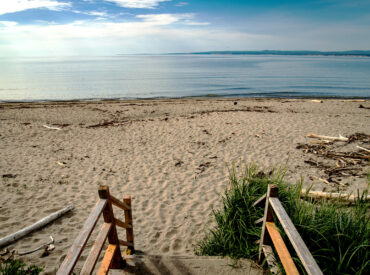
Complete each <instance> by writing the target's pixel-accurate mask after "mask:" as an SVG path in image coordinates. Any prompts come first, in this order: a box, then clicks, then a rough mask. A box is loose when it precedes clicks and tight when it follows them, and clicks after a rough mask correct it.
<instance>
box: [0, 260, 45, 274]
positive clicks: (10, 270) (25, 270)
mask: <svg viewBox="0 0 370 275" xmlns="http://www.w3.org/2000/svg"><path fill="white" fill-rule="evenodd" d="M42 270H43V269H42V268H40V267H37V266H35V265H31V266H27V265H26V264H25V263H24V262H22V261H21V260H14V259H7V260H1V259H0V274H1V275H38V274H40V272H42Z"/></svg>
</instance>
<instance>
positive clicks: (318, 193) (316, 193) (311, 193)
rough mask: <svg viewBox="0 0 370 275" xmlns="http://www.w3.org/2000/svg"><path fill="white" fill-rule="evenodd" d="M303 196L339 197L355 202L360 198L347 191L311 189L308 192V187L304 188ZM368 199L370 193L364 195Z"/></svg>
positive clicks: (318, 197)
mask: <svg viewBox="0 0 370 275" xmlns="http://www.w3.org/2000/svg"><path fill="white" fill-rule="evenodd" d="M301 197H309V198H313V199H334V200H335V199H339V200H341V201H348V202H354V201H355V200H356V199H358V198H359V197H358V196H354V195H349V194H345V193H331V192H322V191H309V192H308V193H307V191H306V189H302V191H301ZM364 199H365V200H366V201H368V200H370V195H367V196H366V197H364Z"/></svg>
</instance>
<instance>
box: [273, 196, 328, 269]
mask: <svg viewBox="0 0 370 275" xmlns="http://www.w3.org/2000/svg"><path fill="white" fill-rule="evenodd" d="M269 202H270V204H271V206H272V208H273V209H274V211H275V214H276V216H277V217H278V219H279V221H280V223H281V225H282V227H283V228H284V231H285V233H286V234H287V236H288V238H289V240H290V242H291V243H292V245H293V247H294V249H295V251H296V253H297V255H298V257H299V259H300V260H301V262H302V264H303V266H304V267H305V269H306V271H307V273H308V274H323V273H322V271H321V270H320V267H319V266H318V265H317V263H316V261H315V259H314V258H313V257H312V255H311V253H310V251H309V250H308V248H307V246H306V244H305V243H304V241H303V240H302V238H301V236H300V235H299V233H298V231H297V229H296V228H295V226H294V224H293V223H292V221H291V220H290V218H289V216H288V214H287V213H286V211H285V209H284V207H283V206H282V205H281V202H280V201H279V199H278V198H269Z"/></svg>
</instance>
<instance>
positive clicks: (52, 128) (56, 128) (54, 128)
mask: <svg viewBox="0 0 370 275" xmlns="http://www.w3.org/2000/svg"><path fill="white" fill-rule="evenodd" d="M42 127H45V128H47V129H51V130H62V128H59V127H51V126H47V125H42Z"/></svg>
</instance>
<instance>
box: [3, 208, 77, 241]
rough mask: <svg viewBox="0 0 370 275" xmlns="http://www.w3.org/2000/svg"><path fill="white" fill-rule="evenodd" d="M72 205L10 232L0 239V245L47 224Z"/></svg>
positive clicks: (68, 209) (69, 209)
mask: <svg viewBox="0 0 370 275" xmlns="http://www.w3.org/2000/svg"><path fill="white" fill-rule="evenodd" d="M73 208H74V207H73V205H70V206H68V207H66V208H63V209H61V210H59V211H57V212H54V213H53V214H50V215H49V216H47V217H45V218H43V219H41V220H39V221H38V222H36V223H34V224H32V225H30V226H27V227H25V228H23V229H22V230H19V231H18V232H15V233H13V234H10V235H8V236H6V237H4V238H1V239H0V247H3V246H6V245H8V244H10V243H12V242H15V241H16V240H19V239H20V238H22V237H23V236H25V235H27V234H29V233H31V232H32V231H34V230H37V229H39V228H41V227H44V226H45V225H47V224H48V223H50V222H52V221H54V220H56V219H58V218H59V217H61V216H62V215H64V214H65V213H67V212H69V211H71V210H73Z"/></svg>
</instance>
